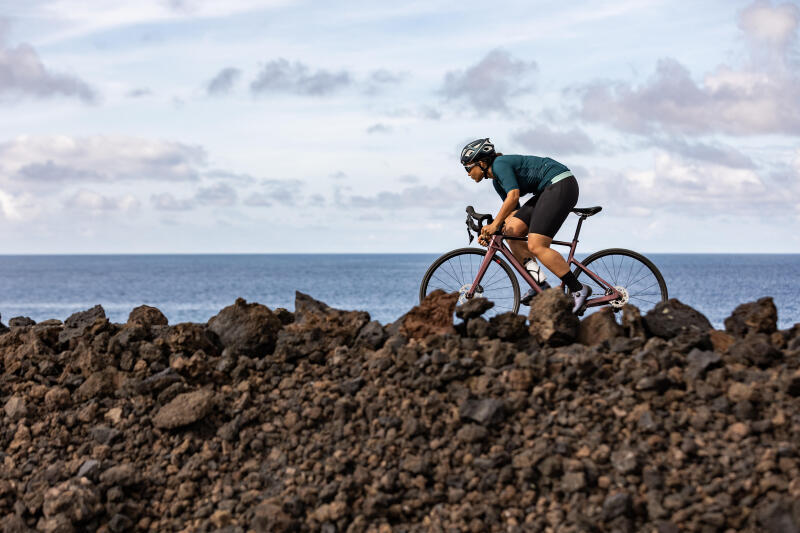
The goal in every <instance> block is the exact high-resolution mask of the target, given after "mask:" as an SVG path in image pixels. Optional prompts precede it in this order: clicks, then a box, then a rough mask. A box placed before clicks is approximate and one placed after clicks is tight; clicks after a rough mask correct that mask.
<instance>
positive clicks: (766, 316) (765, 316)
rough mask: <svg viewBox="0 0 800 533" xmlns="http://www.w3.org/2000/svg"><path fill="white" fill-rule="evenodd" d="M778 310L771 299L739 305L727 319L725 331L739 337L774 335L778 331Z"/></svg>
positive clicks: (765, 298)
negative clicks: (759, 334)
mask: <svg viewBox="0 0 800 533" xmlns="http://www.w3.org/2000/svg"><path fill="white" fill-rule="evenodd" d="M777 324H778V309H777V308H776V307H775V302H774V301H773V300H772V298H771V297H769V296H767V297H764V298H759V299H758V300H757V301H755V302H750V303H746V304H741V305H739V306H738V307H737V308H736V309H734V310H733V313H732V314H731V316H729V317H728V318H726V319H725V331H727V332H728V333H730V334H732V335H736V336H738V337H744V336H745V335H747V334H748V333H767V334H770V333H773V332H774V331H777V329H778V326H777Z"/></svg>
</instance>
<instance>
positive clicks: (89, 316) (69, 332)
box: [58, 305, 106, 342]
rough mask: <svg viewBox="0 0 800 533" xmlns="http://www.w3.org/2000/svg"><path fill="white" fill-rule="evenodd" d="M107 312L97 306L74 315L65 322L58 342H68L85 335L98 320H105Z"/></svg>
mask: <svg viewBox="0 0 800 533" xmlns="http://www.w3.org/2000/svg"><path fill="white" fill-rule="evenodd" d="M105 318H106V312H105V310H104V309H103V306H101V305H95V306H94V307H92V308H91V309H88V310H86V311H80V312H78V313H73V314H72V315H70V317H69V318H67V319H66V320H65V321H64V330H63V331H62V332H61V333H60V335H59V337H58V340H59V341H60V342H66V341H69V340H70V339H73V338H75V337H78V336H80V335H83V333H84V332H85V331H86V330H87V329H88V328H90V327H92V326H93V325H94V323H95V322H96V321H98V320H104V319H105Z"/></svg>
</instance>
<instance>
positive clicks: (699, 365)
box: [686, 348, 722, 379]
mask: <svg viewBox="0 0 800 533" xmlns="http://www.w3.org/2000/svg"><path fill="white" fill-rule="evenodd" d="M686 361H687V362H688V363H689V366H688V368H687V369H686V372H687V374H688V375H689V377H691V378H692V379H700V378H702V377H704V376H705V374H706V372H708V371H709V370H711V369H713V368H715V367H717V366H719V365H720V363H721V362H722V357H720V355H719V354H718V353H715V352H708V351H703V350H698V349H697V348H694V349H693V350H692V351H691V352H689V355H688V356H686Z"/></svg>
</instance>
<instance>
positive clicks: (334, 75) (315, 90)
mask: <svg viewBox="0 0 800 533" xmlns="http://www.w3.org/2000/svg"><path fill="white" fill-rule="evenodd" d="M351 83H352V77H351V75H350V73H349V72H347V71H344V70H342V71H339V72H330V71H327V70H322V69H319V70H316V71H315V72H311V69H310V68H309V67H308V66H306V65H304V64H303V63H300V62H298V61H295V62H294V63H289V61H287V60H286V59H283V58H281V59H276V60H274V61H270V62H269V63H267V64H266V65H264V68H263V69H261V72H260V73H259V74H258V77H257V78H256V79H255V80H253V82H252V83H251V84H250V90H251V91H252V92H253V93H254V94H262V93H280V92H283V93H290V94H299V95H303V96H325V95H328V94H331V93H333V92H335V91H337V90H339V89H341V88H343V87H347V86H348V85H350V84H351Z"/></svg>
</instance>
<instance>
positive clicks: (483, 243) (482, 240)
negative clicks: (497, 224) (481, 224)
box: [478, 234, 489, 246]
mask: <svg viewBox="0 0 800 533" xmlns="http://www.w3.org/2000/svg"><path fill="white" fill-rule="evenodd" d="M478 244H480V245H481V246H489V239H487V238H486V237H485V236H484V235H483V234H481V235H479V236H478Z"/></svg>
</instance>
